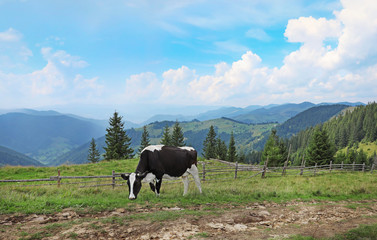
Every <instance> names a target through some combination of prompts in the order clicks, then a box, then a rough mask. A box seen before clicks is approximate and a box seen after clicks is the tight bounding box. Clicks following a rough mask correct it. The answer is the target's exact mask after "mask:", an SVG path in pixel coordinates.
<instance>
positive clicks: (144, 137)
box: [139, 126, 150, 153]
mask: <svg viewBox="0 0 377 240" xmlns="http://www.w3.org/2000/svg"><path fill="white" fill-rule="evenodd" d="M149 145H150V140H149V132H148V130H147V126H144V127H143V133H142V134H141V142H140V147H139V153H141V151H143V149H144V148H146V147H148V146H149Z"/></svg>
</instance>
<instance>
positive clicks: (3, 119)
mask: <svg viewBox="0 0 377 240" xmlns="http://www.w3.org/2000/svg"><path fill="white" fill-rule="evenodd" d="M345 104H346V105H348V106H355V105H360V104H362V103H345ZM326 105H330V104H327V103H326V104H320V105H315V104H313V103H309V102H304V103H301V104H283V105H269V106H264V107H261V106H249V107H246V108H235V107H222V108H219V109H217V110H212V111H208V112H205V113H201V114H198V115H196V116H191V117H189V116H183V115H159V116H155V117H154V118H151V119H149V120H148V121H146V122H144V123H143V124H140V125H136V124H132V123H127V122H126V123H125V126H126V128H127V134H128V135H129V136H130V137H131V138H132V145H131V146H132V147H133V148H135V149H137V148H138V145H139V143H140V138H141V133H142V128H141V126H143V125H147V129H148V131H149V133H150V137H151V143H152V144H158V143H159V141H160V138H161V136H162V130H163V128H164V127H165V126H166V125H168V126H172V125H173V124H174V123H175V121H176V120H178V121H180V122H181V123H180V125H181V126H182V128H183V131H184V135H185V137H186V138H187V140H186V142H187V144H189V145H191V146H194V147H195V148H196V149H197V150H198V151H199V152H201V151H202V143H203V141H204V139H205V137H206V134H207V132H208V129H209V127H210V125H213V126H214V127H215V130H216V132H217V133H218V135H219V136H220V137H221V139H223V140H225V141H226V142H227V141H229V138H230V132H231V131H233V132H234V135H235V139H236V144H237V145H238V149H241V150H242V149H245V150H247V149H259V150H260V149H261V148H263V141H261V140H263V138H264V136H265V135H268V134H269V132H270V130H271V128H272V127H276V126H277V124H278V123H279V124H280V123H283V122H285V121H286V120H288V119H291V121H293V122H294V121H296V123H295V124H297V122H303V121H304V122H307V121H306V120H294V118H292V117H295V116H299V115H301V114H303V115H307V114H310V113H311V112H312V111H315V110H312V111H309V110H308V109H315V108H313V107H315V106H317V107H318V106H326ZM317 110H318V109H317ZM15 111H16V110H15ZM306 111H309V112H308V113H305V112H306ZM320 112H321V111H320ZM334 112H336V110H334ZM1 113H3V114H2V115H0V146H3V147H4V149H9V150H8V151H5V150H4V151H0V165H1V164H9V165H30V164H31V165H36V166H38V165H42V164H45V165H60V164H64V163H77V164H78V163H84V162H86V161H87V160H86V158H87V151H88V149H89V142H90V140H91V138H95V139H96V143H97V147H98V149H99V150H100V151H101V152H103V146H104V145H105V138H104V135H105V132H106V131H105V130H106V127H107V125H108V124H107V122H108V121H106V120H94V119H88V118H82V117H79V116H76V115H70V114H62V113H59V112H55V111H36V110H31V109H19V110H17V111H16V112H7V111H4V110H3V111H1V110H0V114H1ZM300 113H301V114H300ZM304 113H305V114H304ZM317 114H318V113H315V114H314V115H315V116H317ZM332 114H333V113H332V112H329V113H328V114H327V115H326V116H325V117H324V118H323V119H326V118H328V117H331V116H330V115H332ZM304 118H305V117H304ZM304 118H302V119H304ZM309 118H313V117H309ZM182 119H185V121H184V122H182ZM292 119H293V120H292ZM299 119H301V118H299ZM323 119H322V120H321V121H323ZM124 120H125V119H124ZM167 120H168V121H167ZM287 122H288V121H287ZM148 123H149V124H148ZM261 123H265V124H261ZM287 124H288V125H293V123H287ZM287 124H286V125H287ZM308 124H309V125H310V124H315V123H314V122H310V123H308ZM304 125H305V124H304ZM137 126H139V127H137ZM281 126H285V125H284V124H282V125H281ZM278 128H279V127H278ZM291 128H293V127H291ZM288 129H289V127H288ZM295 129H296V128H295ZM291 130H292V129H291ZM288 131H290V130H288ZM289 134H291V133H289ZM10 151H13V152H12V154H10ZM16 152H18V154H16ZM16 155H17V157H14V161H13V162H12V161H10V160H9V159H10V158H9V156H16ZM21 156H22V157H21ZM4 159H6V161H5V160H4ZM20 159H24V160H25V161H24V162H23V160H20ZM31 160H34V161H35V160H38V161H39V162H40V163H38V162H31Z"/></svg>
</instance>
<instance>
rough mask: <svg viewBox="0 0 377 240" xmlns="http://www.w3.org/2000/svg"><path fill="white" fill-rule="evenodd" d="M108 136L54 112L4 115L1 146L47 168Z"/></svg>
mask: <svg viewBox="0 0 377 240" xmlns="http://www.w3.org/2000/svg"><path fill="white" fill-rule="evenodd" d="M104 134H105V128H104V127H103V126H100V125H97V124H95V123H93V122H90V121H85V120H80V119H78V118H74V117H71V116H67V115H62V114H58V113H56V112H53V111H48V112H45V113H43V114H41V113H39V114H30V113H29V114H26V113H7V114H3V115H0V145H2V146H5V147H8V148H11V149H14V150H15V151H17V152H20V153H23V154H25V155H27V156H29V157H31V158H34V159H36V160H38V161H40V162H42V163H44V164H46V165H49V163H50V162H53V161H54V159H55V158H56V157H57V156H59V155H61V154H64V153H66V152H68V151H70V150H72V149H73V148H76V147H78V146H80V145H82V144H83V143H85V142H87V141H89V140H90V139H91V138H92V137H94V138H96V137H100V136H103V135H104Z"/></svg>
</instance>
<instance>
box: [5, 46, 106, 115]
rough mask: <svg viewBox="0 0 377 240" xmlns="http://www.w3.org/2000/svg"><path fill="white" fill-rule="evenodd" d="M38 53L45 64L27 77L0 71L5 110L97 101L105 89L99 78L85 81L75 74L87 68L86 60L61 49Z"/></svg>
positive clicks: (43, 50) (82, 77) (49, 49)
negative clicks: (80, 69)
mask: <svg viewBox="0 0 377 240" xmlns="http://www.w3.org/2000/svg"><path fill="white" fill-rule="evenodd" d="M41 52H42V55H43V56H44V58H45V59H46V61H47V64H46V66H45V67H43V68H42V69H40V70H35V71H32V72H30V73H26V74H13V73H4V72H1V71H0V95H1V96H2V99H3V100H4V101H5V102H7V104H8V106H7V107H9V108H11V107H20V106H22V107H36V106H43V105H54V104H63V103H64V104H66V103H75V102H80V103H85V102H91V101H95V102H97V99H98V97H99V96H101V94H102V93H103V91H104V86H103V85H101V84H100V83H98V77H94V78H85V77H84V76H83V75H81V74H80V73H78V72H77V69H78V68H83V67H85V66H87V65H88V64H87V63H86V62H85V61H83V60H81V59H80V57H77V56H71V55H70V54H68V53H66V52H65V51H62V50H58V51H54V50H53V49H51V48H43V49H41ZM15 96H17V99H15Z"/></svg>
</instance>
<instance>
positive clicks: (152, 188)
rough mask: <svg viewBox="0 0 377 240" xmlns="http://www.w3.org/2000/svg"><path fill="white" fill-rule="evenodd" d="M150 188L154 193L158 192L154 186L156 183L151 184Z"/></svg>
mask: <svg viewBox="0 0 377 240" xmlns="http://www.w3.org/2000/svg"><path fill="white" fill-rule="evenodd" d="M149 186H150V187H151V190H152V192H155V191H156V187H155V186H154V182H150V183H149Z"/></svg>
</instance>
